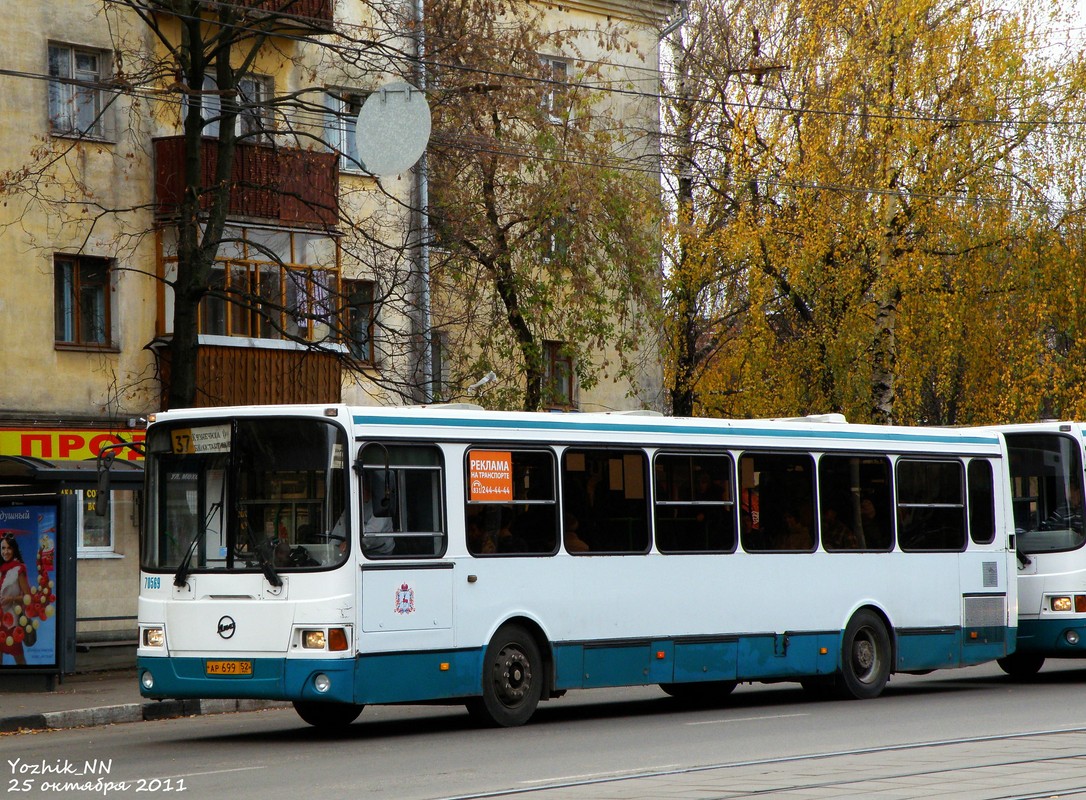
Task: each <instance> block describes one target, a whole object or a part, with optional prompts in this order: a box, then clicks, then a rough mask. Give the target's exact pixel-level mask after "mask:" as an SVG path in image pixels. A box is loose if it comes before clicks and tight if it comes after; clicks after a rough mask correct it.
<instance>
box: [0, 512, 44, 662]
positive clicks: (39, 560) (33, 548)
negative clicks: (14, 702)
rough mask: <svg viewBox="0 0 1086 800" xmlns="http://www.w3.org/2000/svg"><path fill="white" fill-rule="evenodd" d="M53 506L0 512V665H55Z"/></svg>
mask: <svg viewBox="0 0 1086 800" xmlns="http://www.w3.org/2000/svg"><path fill="white" fill-rule="evenodd" d="M56 528H57V510H56V508H55V507H54V506H7V507H3V508H0V666H4V667H10V666H20V667H21V666H52V665H55V664H56V657H57V646H56V645H57V641H56V638H57V637H56V618H55V617H56V603H57V596H56V564H55V555H56V540H57V532H56Z"/></svg>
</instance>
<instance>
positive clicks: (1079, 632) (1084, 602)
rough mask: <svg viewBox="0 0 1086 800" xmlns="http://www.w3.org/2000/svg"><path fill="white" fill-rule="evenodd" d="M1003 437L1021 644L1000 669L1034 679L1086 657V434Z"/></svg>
mask: <svg viewBox="0 0 1086 800" xmlns="http://www.w3.org/2000/svg"><path fill="white" fill-rule="evenodd" d="M999 430H1000V431H1001V432H1003V434H1004V436H1005V438H1006V441H1007V450H1008V456H1009V457H1008V461H1009V464H1010V479H1011V501H1012V505H1013V508H1014V525H1015V534H1016V537H1017V545H1018V644H1017V649H1016V650H1015V651H1014V653H1012V654H1011V655H1009V656H1008V657H1005V658H1002V659H1000V660H999V665H1000V666H1001V667H1002V668H1003V670H1004V671H1005V672H1007V673H1008V674H1009V675H1011V676H1013V677H1016V678H1028V677H1030V676H1032V675H1034V674H1035V673H1036V672H1037V671H1038V670H1039V669H1040V668H1041V666H1042V665H1043V664H1044V662H1045V659H1047V658H1083V657H1086V548H1084V547H1083V544H1086V534H1084V532H1083V527H1082V516H1083V515H1082V503H1083V464H1084V458H1083V437H1084V435H1086V426H1084V425H1082V424H1081V423H1074V422H1041V423H1036V424H1024V425H1007V426H1003V427H1000V428H999Z"/></svg>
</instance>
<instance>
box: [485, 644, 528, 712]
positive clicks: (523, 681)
mask: <svg viewBox="0 0 1086 800" xmlns="http://www.w3.org/2000/svg"><path fill="white" fill-rule="evenodd" d="M494 678H495V683H496V685H497V689H498V697H499V698H500V699H501V701H502V702H503V703H504V704H505V705H516V704H517V703H519V702H521V701H522V700H523V699H524V698H525V696H526V695H527V694H528V690H529V689H530V688H531V685H532V665H531V662H529V661H528V658H527V657H526V656H525V655H524V653H523V652H521V650H520V649H519V648H516V647H506V648H503V649H502V651H501V653H499V654H498V660H497V662H496V663H495V665H494Z"/></svg>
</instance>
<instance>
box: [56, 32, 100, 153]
mask: <svg viewBox="0 0 1086 800" xmlns="http://www.w3.org/2000/svg"><path fill="white" fill-rule="evenodd" d="M108 63H109V59H108V55H107V54H106V53H103V52H101V51H99V50H86V49H81V48H77V47H68V46H67V45H60V44H51V45H49V77H50V78H51V79H52V80H50V82H49V127H50V129H51V130H52V132H53V133H54V134H56V135H59V136H91V137H94V138H98V139H101V138H105V133H106V131H105V125H104V124H103V119H102V118H103V111H104V109H105V101H104V95H103V92H102V88H101V83H102V80H103V79H104V78H105V69H106V65H107V64H108Z"/></svg>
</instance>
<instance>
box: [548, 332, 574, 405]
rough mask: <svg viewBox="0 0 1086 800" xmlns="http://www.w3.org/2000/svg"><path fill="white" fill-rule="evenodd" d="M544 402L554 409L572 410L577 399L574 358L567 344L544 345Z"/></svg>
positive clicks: (552, 343)
mask: <svg viewBox="0 0 1086 800" xmlns="http://www.w3.org/2000/svg"><path fill="white" fill-rule="evenodd" d="M543 358H544V362H543V381H544V386H543V400H544V403H545V404H546V405H548V406H551V407H554V408H572V407H573V406H574V405H575V400H576V398H575V397H574V394H575V386H574V379H573V376H574V373H573V356H572V355H570V353H569V350H568V349H567V344H566V343H565V342H544V343H543Z"/></svg>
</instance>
